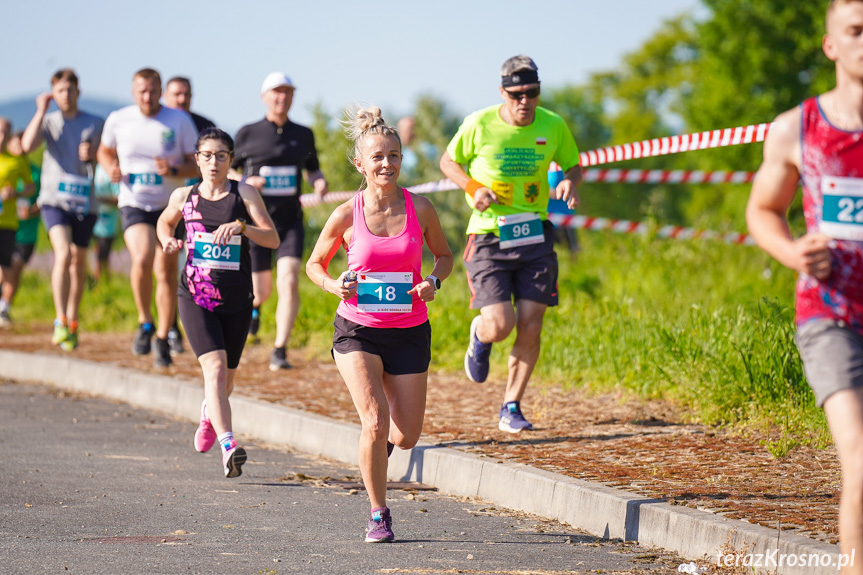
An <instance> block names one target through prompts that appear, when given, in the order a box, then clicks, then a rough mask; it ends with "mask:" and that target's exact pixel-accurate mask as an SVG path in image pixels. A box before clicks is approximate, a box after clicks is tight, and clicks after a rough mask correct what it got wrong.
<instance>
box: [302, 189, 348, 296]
mask: <svg viewBox="0 0 863 575" xmlns="http://www.w3.org/2000/svg"><path fill="white" fill-rule="evenodd" d="M353 218H354V215H353V200H348V201H347V202H345V203H343V204H341V205H340V206H338V207H337V208H336V209H335V210H333V213H332V214H330V217H329V219H327V223H326V224H324V229H323V230H321V234H320V235H319V236H318V240H317V242H315V247H314V248H312V255H311V256H309V261H307V262H306V275H307V276H309V279H310V280H312V282H313V283H314V284H315V285H317V286H320V287H321V288H322V289H324V290H325V291H328V292H330V293H332V294H335V295H337V296H339V298H340V299H342V300H345V299H348V298H350V297H352V296H353V295H354V294H355V293H356V287H357V284H356V282H352V283H350V284H348V286H350V287H346V286H345V285H344V283H343V280H344V276H345V275H347V271H344V272H342V273H341V275H339V277H338V278H337V279H335V280H334V279H333V278H331V277H330V275H329V273H327V268H328V267H329V265H330V260H332V259H333V256H334V255H336V252H338V251H339V248H340V247H341V246H342V244H343V243H345V242H349V241H350V231H351V229H352V226H353Z"/></svg>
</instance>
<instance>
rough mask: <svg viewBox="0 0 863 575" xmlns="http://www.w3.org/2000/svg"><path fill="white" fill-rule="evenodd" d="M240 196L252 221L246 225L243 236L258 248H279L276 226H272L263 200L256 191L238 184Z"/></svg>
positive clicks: (246, 185)
mask: <svg viewBox="0 0 863 575" xmlns="http://www.w3.org/2000/svg"><path fill="white" fill-rule="evenodd" d="M240 196H241V197H242V198H243V203H244V204H246V211H248V212H249V217H250V218H251V219H252V221H251V222H250V223H249V224H248V225H246V231H245V234H244V235H245V236H246V237H247V238H249V239H250V240H252V241H253V242H255V243H256V244H258V245H259V246H262V247H265V248H270V249H271V250H274V249H276V248H277V247H279V234H278V232H276V226H275V224H273V220H272V218H271V217H270V214H269V213H267V207H266V206H265V205H264V200H263V199H262V198H261V194H259V193H258V190H256V189H255V188H253V187H252V186H250V185H248V184H240Z"/></svg>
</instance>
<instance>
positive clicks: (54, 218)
mask: <svg viewBox="0 0 863 575" xmlns="http://www.w3.org/2000/svg"><path fill="white" fill-rule="evenodd" d="M96 217H97V216H96V214H87V215H86V216H84V215H79V214H76V213H74V212H68V211H66V210H62V209H60V208H58V207H56V206H42V222H43V223H44V224H45V229H46V230H49V231H50V230H51V228H53V227H54V226H68V227H69V228H71V229H72V243H73V244H75V245H76V246H78V247H79V248H86V247H87V246H89V245H90V238H92V237H93V226H95V225H96Z"/></svg>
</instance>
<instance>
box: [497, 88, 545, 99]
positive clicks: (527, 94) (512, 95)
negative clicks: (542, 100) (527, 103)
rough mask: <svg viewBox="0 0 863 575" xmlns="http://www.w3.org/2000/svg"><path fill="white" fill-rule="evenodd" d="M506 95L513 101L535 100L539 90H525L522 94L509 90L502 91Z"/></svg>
mask: <svg viewBox="0 0 863 575" xmlns="http://www.w3.org/2000/svg"><path fill="white" fill-rule="evenodd" d="M504 92H506V95H507V96H509V97H510V98H512V99H513V100H521V99H522V98H525V97H527V98H536V97H537V96H539V88H530V89H529V90H525V91H523V92H510V91H509V90H504Z"/></svg>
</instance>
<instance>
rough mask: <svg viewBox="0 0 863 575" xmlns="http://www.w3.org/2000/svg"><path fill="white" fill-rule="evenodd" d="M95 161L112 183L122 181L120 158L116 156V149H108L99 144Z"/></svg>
mask: <svg viewBox="0 0 863 575" xmlns="http://www.w3.org/2000/svg"><path fill="white" fill-rule="evenodd" d="M96 160H97V161H98V162H99V165H100V166H102V169H103V170H105V172H106V173H107V174H108V177H109V178H111V181H112V182H113V183H115V184H116V183H117V182H119V181H120V180H121V179H123V172H122V171H121V170H120V158H119V156H117V149H116V148H109V147H107V146H106V145H105V144H100V145H99V149H98V150H97V151H96Z"/></svg>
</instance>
